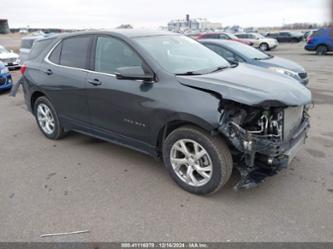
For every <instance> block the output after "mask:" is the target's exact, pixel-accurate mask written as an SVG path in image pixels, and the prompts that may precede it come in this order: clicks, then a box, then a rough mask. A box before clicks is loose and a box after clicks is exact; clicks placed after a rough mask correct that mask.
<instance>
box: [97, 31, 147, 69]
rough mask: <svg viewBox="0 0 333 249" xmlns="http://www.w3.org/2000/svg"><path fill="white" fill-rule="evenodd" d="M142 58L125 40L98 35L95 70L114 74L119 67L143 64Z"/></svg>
mask: <svg viewBox="0 0 333 249" xmlns="http://www.w3.org/2000/svg"><path fill="white" fill-rule="evenodd" d="M142 64H143V63H142V60H141V58H140V57H139V56H138V55H137V53H136V52H135V51H133V49H132V48H131V47H129V46H128V45H127V44H126V43H125V42H123V41H121V40H119V39H117V38H112V37H104V36H101V37H98V38H97V43H96V55H95V71H97V72H101V73H110V74H114V73H115V72H116V71H117V68H120V67H133V66H140V67H141V66H142Z"/></svg>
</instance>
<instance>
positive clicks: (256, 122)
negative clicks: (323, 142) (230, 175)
mask: <svg viewBox="0 0 333 249" xmlns="http://www.w3.org/2000/svg"><path fill="white" fill-rule="evenodd" d="M308 109H309V108H308V106H297V107H250V106H245V105H241V104H238V103H235V102H229V101H224V102H222V103H221V106H220V109H219V111H220V114H221V116H220V120H219V124H220V127H219V129H218V130H219V132H221V133H222V134H223V135H224V137H225V138H227V140H228V142H229V144H230V145H231V147H232V148H233V150H232V153H233V156H234V160H235V163H236V167H237V169H238V170H239V172H240V174H241V180H240V182H239V183H238V184H237V185H236V186H235V189H247V188H251V187H255V186H256V185H257V184H258V183H260V182H262V181H263V180H264V179H265V178H266V177H267V176H273V175H275V174H276V173H277V172H279V171H280V170H281V169H284V168H286V167H287V166H288V164H289V163H290V162H291V161H292V159H293V158H294V156H295V154H296V153H297V151H298V150H299V148H300V146H301V145H302V144H304V143H305V140H306V138H307V133H308V130H309V127H310V122H309V115H308Z"/></svg>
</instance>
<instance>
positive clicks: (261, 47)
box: [259, 42, 269, 51]
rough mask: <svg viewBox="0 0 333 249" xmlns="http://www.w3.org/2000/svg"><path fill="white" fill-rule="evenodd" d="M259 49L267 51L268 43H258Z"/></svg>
mask: <svg viewBox="0 0 333 249" xmlns="http://www.w3.org/2000/svg"><path fill="white" fill-rule="evenodd" d="M259 49H260V50H261V51H268V50H269V45H268V44H267V43H266V42H264V43H261V44H260V45H259Z"/></svg>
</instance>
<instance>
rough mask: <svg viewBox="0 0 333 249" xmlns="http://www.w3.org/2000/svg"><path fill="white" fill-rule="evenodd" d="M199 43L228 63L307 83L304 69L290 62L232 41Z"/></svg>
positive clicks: (203, 41) (202, 41) (205, 41)
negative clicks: (240, 64) (271, 72)
mask: <svg viewBox="0 0 333 249" xmlns="http://www.w3.org/2000/svg"><path fill="white" fill-rule="evenodd" d="M200 42H201V43H202V44H203V45H205V46H206V47H208V48H210V49H211V50H213V51H214V52H216V53H217V54H219V55H220V56H222V57H223V58H224V59H226V60H227V61H229V62H230V63H234V64H235V63H239V62H244V63H248V64H252V65H255V66H259V67H263V68H267V69H270V70H272V71H275V72H277V73H281V74H284V75H287V76H289V77H292V78H294V79H296V80H297V81H299V82H300V83H302V84H303V85H307V84H308V83H309V79H308V74H307V72H306V71H305V69H304V68H303V67H302V66H301V65H299V64H297V63H295V62H293V61H291V60H287V59H284V58H281V57H277V56H273V55H269V54H267V53H264V52H262V51H260V50H259V49H255V48H253V47H250V46H246V45H243V44H241V43H238V42H233V41H223V40H201V41H200Z"/></svg>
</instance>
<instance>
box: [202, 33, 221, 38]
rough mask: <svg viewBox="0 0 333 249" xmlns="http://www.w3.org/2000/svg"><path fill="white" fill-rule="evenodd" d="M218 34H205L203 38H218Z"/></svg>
mask: <svg viewBox="0 0 333 249" xmlns="http://www.w3.org/2000/svg"><path fill="white" fill-rule="evenodd" d="M219 37H220V36H219V35H218V34H207V35H205V38H207V39H219Z"/></svg>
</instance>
